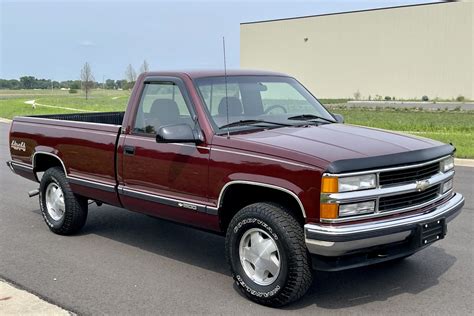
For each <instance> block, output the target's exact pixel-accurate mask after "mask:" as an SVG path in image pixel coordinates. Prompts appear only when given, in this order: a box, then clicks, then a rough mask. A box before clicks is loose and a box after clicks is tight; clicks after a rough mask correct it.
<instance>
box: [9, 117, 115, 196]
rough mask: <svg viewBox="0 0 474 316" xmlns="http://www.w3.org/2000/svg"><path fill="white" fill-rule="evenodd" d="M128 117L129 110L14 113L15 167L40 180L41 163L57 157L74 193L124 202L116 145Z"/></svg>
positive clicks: (30, 177) (11, 137) (13, 161)
mask: <svg viewBox="0 0 474 316" xmlns="http://www.w3.org/2000/svg"><path fill="white" fill-rule="evenodd" d="M123 117H124V112H107V113H79V114H53V115H36V116H19V117H15V118H14V119H13V123H12V126H11V130H10V143H11V156H12V165H13V168H14V169H15V172H17V173H19V174H21V175H22V176H24V177H26V178H29V179H32V180H36V172H38V171H44V170H42V168H41V166H42V164H44V163H45V162H46V161H48V159H51V157H57V159H60V161H62V166H61V167H62V168H63V169H64V173H65V174H66V176H67V178H68V181H69V183H70V185H71V186H72V187H73V189H74V192H75V193H77V194H80V195H84V196H88V197H90V198H94V199H97V200H99V201H103V202H105V203H109V204H112V205H119V202H118V198H117V194H116V191H115V186H116V151H115V148H116V145H117V141H118V136H119V135H120V131H121V128H122V121H123ZM91 183H95V184H94V185H93V186H92V185H91ZM98 186H100V188H102V189H103V190H97V187H98Z"/></svg>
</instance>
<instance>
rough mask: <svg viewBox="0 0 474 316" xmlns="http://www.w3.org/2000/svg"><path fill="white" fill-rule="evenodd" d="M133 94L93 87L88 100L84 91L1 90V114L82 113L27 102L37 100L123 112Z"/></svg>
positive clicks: (10, 116) (39, 102)
mask: <svg viewBox="0 0 474 316" xmlns="http://www.w3.org/2000/svg"><path fill="white" fill-rule="evenodd" d="M129 96H130V93H129V92H128V91H117V90H94V91H92V93H91V94H90V97H89V99H88V100H86V99H85V97H84V94H83V92H78V93H76V94H70V93H69V92H68V91H59V90H56V91H54V92H51V90H12V91H11V90H0V117H3V118H8V119H11V118H13V117H14V116H18V115H43V114H60V113H61V114H62V113H79V111H72V110H66V109H59V108H49V107H43V106H41V105H37V107H36V109H33V108H32V106H31V105H30V104H25V101H28V100H35V102H36V103H38V104H45V105H52V106H60V107H67V108H73V109H79V110H83V111H97V112H102V111H103V112H109V111H124V110H125V108H126V107H127V103H128V98H129Z"/></svg>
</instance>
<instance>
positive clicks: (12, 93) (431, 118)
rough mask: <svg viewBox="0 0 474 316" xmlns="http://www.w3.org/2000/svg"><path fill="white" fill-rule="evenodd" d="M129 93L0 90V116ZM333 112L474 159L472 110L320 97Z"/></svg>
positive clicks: (109, 102) (98, 107) (122, 104)
mask: <svg viewBox="0 0 474 316" xmlns="http://www.w3.org/2000/svg"><path fill="white" fill-rule="evenodd" d="M129 96H130V92H128V91H116V90H94V91H92V93H91V96H90V98H89V100H86V99H85V98H84V94H83V92H81V91H79V92H78V93H77V94H69V93H68V91H58V90H55V91H53V92H51V91H50V90H0V117H3V118H9V119H11V118H13V117H14V116H17V115H41V114H58V113H78V112H74V111H71V110H65V109H58V108H47V107H42V106H37V108H36V109H33V108H32V107H31V105H29V104H25V103H24V102H25V101H27V100H33V99H34V100H36V103H39V104H46V105H53V106H61V107H68V108H74V109H80V110H86V111H104V112H107V111H124V110H125V108H126V106H127V103H128V98H129ZM322 101H325V102H323V103H324V104H326V105H328V107H329V108H330V109H331V110H332V111H333V112H335V113H339V114H342V115H344V118H345V120H346V122H347V123H349V124H356V125H363V126H370V127H376V128H383V129H389V130H394V131H402V132H406V133H411V134H414V135H417V136H422V137H427V138H432V139H436V140H439V141H442V142H444V143H452V144H453V145H454V146H456V148H457V152H456V156H457V157H458V158H474V112H473V111H470V112H461V111H416V110H413V109H398V110H395V109H375V110H373V109H360V108H347V107H344V106H335V105H331V104H339V103H344V102H345V100H342V99H341V100H322Z"/></svg>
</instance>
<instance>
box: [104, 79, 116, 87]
mask: <svg viewBox="0 0 474 316" xmlns="http://www.w3.org/2000/svg"><path fill="white" fill-rule="evenodd" d="M105 89H115V81H114V80H112V79H107V80H105Z"/></svg>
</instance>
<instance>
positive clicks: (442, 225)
mask: <svg viewBox="0 0 474 316" xmlns="http://www.w3.org/2000/svg"><path fill="white" fill-rule="evenodd" d="M446 231H447V229H446V220H445V219H444V218H443V219H437V220H435V221H431V222H427V223H423V224H420V225H419V232H420V238H419V239H418V240H419V241H420V246H422V247H423V246H427V245H429V244H431V243H433V242H435V241H437V240H440V239H443V238H444V236H446Z"/></svg>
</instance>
